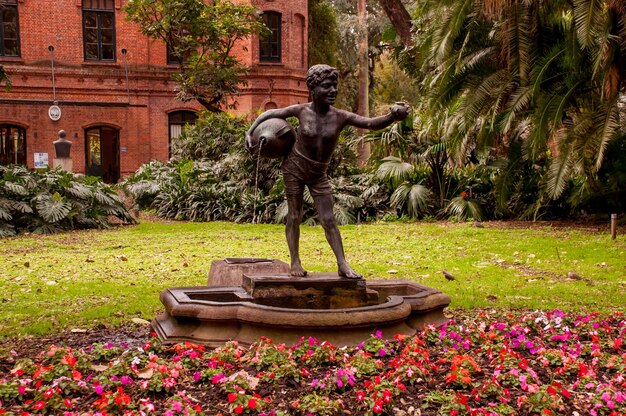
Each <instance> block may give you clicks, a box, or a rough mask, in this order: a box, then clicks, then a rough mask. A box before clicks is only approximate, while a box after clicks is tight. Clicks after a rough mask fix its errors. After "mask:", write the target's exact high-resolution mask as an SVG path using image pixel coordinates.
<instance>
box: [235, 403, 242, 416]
mask: <svg viewBox="0 0 626 416" xmlns="http://www.w3.org/2000/svg"><path fill="white" fill-rule="evenodd" d="M235 413H237V414H238V415H240V414H242V413H243V405H242V404H241V403H239V404H238V405H237V407H235Z"/></svg>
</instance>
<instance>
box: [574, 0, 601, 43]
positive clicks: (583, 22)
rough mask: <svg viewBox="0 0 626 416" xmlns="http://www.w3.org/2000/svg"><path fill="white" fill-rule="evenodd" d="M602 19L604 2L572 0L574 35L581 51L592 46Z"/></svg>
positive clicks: (599, 0) (598, 0) (597, 0)
mask: <svg viewBox="0 0 626 416" xmlns="http://www.w3.org/2000/svg"><path fill="white" fill-rule="evenodd" d="M603 18H604V1H602V0H574V22H575V24H576V35H577V38H578V42H579V43H580V45H581V46H582V48H583V49H587V48H590V47H592V46H593V44H594V37H595V35H596V34H597V28H598V26H600V25H601V24H602V20H603Z"/></svg>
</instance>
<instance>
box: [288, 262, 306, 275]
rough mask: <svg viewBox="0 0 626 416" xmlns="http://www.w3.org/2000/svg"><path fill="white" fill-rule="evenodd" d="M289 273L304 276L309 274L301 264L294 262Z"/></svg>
mask: <svg viewBox="0 0 626 416" xmlns="http://www.w3.org/2000/svg"><path fill="white" fill-rule="evenodd" d="M289 275H290V276H294V277H304V276H306V275H307V271H306V270H304V269H303V268H302V266H301V265H300V264H292V265H291V269H290V270H289Z"/></svg>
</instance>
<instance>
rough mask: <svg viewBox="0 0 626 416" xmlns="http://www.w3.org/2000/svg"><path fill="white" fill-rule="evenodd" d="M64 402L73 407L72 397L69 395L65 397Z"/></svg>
mask: <svg viewBox="0 0 626 416" xmlns="http://www.w3.org/2000/svg"><path fill="white" fill-rule="evenodd" d="M63 403H65V405H66V406H67V407H72V399H70V398H69V397H67V398H65V400H63Z"/></svg>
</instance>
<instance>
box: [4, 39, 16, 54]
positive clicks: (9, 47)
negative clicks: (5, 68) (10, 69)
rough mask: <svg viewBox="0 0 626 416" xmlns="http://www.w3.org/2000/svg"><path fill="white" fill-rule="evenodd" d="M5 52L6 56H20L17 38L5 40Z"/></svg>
mask: <svg viewBox="0 0 626 416" xmlns="http://www.w3.org/2000/svg"><path fill="white" fill-rule="evenodd" d="M4 54H5V55H6V56H18V55H19V48H18V45H17V40H8V39H5V40H4Z"/></svg>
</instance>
